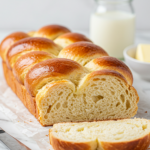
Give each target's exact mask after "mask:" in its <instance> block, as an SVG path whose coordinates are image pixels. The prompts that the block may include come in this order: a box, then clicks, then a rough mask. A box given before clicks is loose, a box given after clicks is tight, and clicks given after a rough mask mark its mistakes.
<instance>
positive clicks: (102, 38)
mask: <svg viewBox="0 0 150 150" xmlns="http://www.w3.org/2000/svg"><path fill="white" fill-rule="evenodd" d="M95 1H96V3H97V8H96V11H95V12H94V13H92V14H91V18H90V37H91V39H92V41H93V42H94V43H95V44H97V45H99V46H101V47H102V48H104V49H105V50H106V51H107V52H108V54H109V55H110V56H113V57H117V58H119V59H123V50H124V49H125V48H126V47H127V46H129V45H132V44H134V38H135V14H134V10H133V7H132V3H131V2H132V0H95Z"/></svg>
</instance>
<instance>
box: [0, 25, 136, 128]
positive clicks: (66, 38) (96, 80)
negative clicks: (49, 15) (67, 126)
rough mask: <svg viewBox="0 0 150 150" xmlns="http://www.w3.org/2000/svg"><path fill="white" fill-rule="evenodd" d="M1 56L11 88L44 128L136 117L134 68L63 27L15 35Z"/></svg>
mask: <svg viewBox="0 0 150 150" xmlns="http://www.w3.org/2000/svg"><path fill="white" fill-rule="evenodd" d="M52 40H53V41H52ZM0 55H1V57H2V64H3V70H4V76H5V79H6V81H7V84H8V85H9V86H10V87H11V89H12V90H13V91H14V92H15V93H16V95H17V96H18V97H19V98H20V100H21V101H22V102H23V104H24V105H25V106H26V107H27V108H28V110H29V111H30V112H31V114H33V115H34V116H35V117H36V118H37V119H38V120H39V122H40V123H41V124H42V125H43V126H48V125H52V124H54V123H58V122H69V121H93V120H108V119H122V118H130V117H132V116H134V115H135V114H136V112H137V103H138V100H139V98H138V94H137V92H136V90H135V89H134V88H133V87H132V82H133V76H132V73H131V71H130V69H129V68H128V67H127V66H126V65H125V64H124V63H123V62H121V61H119V60H117V59H116V58H113V57H109V56H108V54H107V53H106V52H105V51H104V50H103V49H102V48H101V47H99V46H96V45H94V44H93V43H92V41H91V40H89V39H88V38H87V37H85V36H84V35H82V34H79V33H72V32H71V31H70V30H69V29H67V28H65V27H63V26H60V25H49V26H45V27H43V28H41V29H39V30H38V31H32V32H29V33H28V34H26V33H23V32H16V33H13V34H11V35H9V36H7V37H6V38H5V39H4V40H3V41H2V42H1V45H0Z"/></svg>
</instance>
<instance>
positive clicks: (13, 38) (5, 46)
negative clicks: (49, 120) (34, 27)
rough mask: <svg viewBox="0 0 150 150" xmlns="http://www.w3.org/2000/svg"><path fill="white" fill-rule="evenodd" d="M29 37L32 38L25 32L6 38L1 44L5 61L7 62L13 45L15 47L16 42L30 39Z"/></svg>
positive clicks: (0, 51) (0, 47)
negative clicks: (9, 50) (8, 53)
mask: <svg viewBox="0 0 150 150" xmlns="http://www.w3.org/2000/svg"><path fill="white" fill-rule="evenodd" d="M28 37H30V36H29V35H28V34H26V33H24V32H14V33H12V34H10V35H8V36H7V37H6V38H4V39H3V41H2V42H1V44H0V55H1V57H2V59H3V61H6V54H7V51H8V49H9V48H10V46H11V45H13V44H14V43H15V42H17V41H19V40H21V39H24V38H28Z"/></svg>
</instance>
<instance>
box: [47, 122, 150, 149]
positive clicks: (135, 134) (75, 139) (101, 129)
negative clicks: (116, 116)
mask: <svg viewBox="0 0 150 150" xmlns="http://www.w3.org/2000/svg"><path fill="white" fill-rule="evenodd" d="M50 143H51V145H52V146H53V148H54V150H146V149H147V148H148V146H149V144H150V122H149V121H148V120H145V119H124V120H119V121H100V122H83V123H61V124H56V125H54V127H53V128H52V129H50Z"/></svg>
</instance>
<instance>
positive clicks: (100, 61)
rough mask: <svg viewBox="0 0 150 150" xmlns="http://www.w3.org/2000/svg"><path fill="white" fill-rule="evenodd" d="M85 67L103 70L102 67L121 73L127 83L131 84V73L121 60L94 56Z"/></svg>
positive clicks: (92, 69)
mask: <svg viewBox="0 0 150 150" xmlns="http://www.w3.org/2000/svg"><path fill="white" fill-rule="evenodd" d="M85 67H87V68H88V69H90V70H91V71H94V70H103V69H111V70H115V71H117V72H119V73H121V74H122V75H123V76H124V77H125V78H126V79H127V81H128V84H130V85H132V84H133V75H132V73H131V71H130V69H129V67H128V66H127V65H125V64H124V63H123V62H122V61H120V60H118V59H116V58H114V57H110V56H105V57H101V58H96V59H94V60H92V61H91V62H89V63H88V64H87V65H86V66H85Z"/></svg>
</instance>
